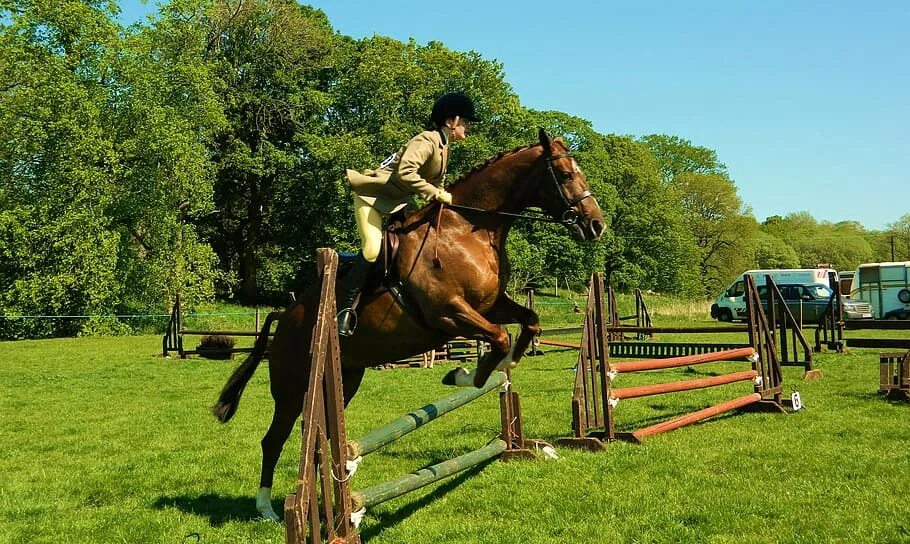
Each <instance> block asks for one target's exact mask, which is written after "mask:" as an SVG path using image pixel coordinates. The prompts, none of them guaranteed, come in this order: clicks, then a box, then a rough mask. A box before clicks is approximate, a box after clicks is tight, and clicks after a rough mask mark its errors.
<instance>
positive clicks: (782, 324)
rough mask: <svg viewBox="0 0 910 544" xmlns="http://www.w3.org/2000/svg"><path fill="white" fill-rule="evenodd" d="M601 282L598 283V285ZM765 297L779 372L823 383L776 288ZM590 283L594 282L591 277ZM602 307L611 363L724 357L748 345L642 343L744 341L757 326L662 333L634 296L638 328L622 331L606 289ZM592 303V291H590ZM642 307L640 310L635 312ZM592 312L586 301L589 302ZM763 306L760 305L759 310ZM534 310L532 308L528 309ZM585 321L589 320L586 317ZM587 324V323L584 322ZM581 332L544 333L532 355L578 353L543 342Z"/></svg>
mask: <svg viewBox="0 0 910 544" xmlns="http://www.w3.org/2000/svg"><path fill="white" fill-rule="evenodd" d="M600 281H601V282H602V279H601V280H600ZM767 281H768V283H767V294H766V296H765V297H764V299H765V301H766V302H765V304H767V305H768V310H767V311H766V312H765V315H766V316H767V319H768V321H769V323H770V324H771V327H772V329H773V330H774V333H775V334H774V337H775V338H776V339H777V340H778V344H779V346H780V349H779V358H778V360H779V362H780V364H781V365H782V366H796V367H802V368H803V371H804V374H803V378H804V379H806V380H813V379H819V378H821V377H822V374H821V371H819V370H818V369H816V368H815V367H814V366H813V364H812V348H811V346H810V345H809V343H808V341H807V340H806V338H805V336H804V335H803V332H802V330H801V328H800V327H799V323H798V321H797V320H796V318H795V317H794V316H793V314H792V313H791V312H790V309H789V308H788V307H787V305H786V303H785V301H784V298H783V295H782V294H781V292H780V290H779V289H778V288H777V285H776V284H775V283H774V282H773V281H772V280H770V278H768V280H767ZM592 282H593V276H592ZM603 297H604V301H603V302H602V304H603V305H604V306H605V308H607V310H608V312H609V313H605V314H604V320H603V321H602V322H603V323H604V327H605V334H606V335H607V339H608V340H609V342H608V344H607V346H606V349H607V350H608V355H609V356H610V357H615V358H639V357H647V358H657V359H659V358H668V357H686V356H693V355H704V354H708V353H717V352H725V351H729V350H734V349H740V348H744V347H749V346H750V345H751V340H749V341H747V342H742V341H740V342H694V341H690V342H664V341H652V340H647V341H643V340H644V338H645V337H648V338H653V337H654V336H655V335H657V334H675V335H680V334H713V335H718V334H730V333H736V334H738V335H739V336H740V337H742V336H743V335H746V336H747V338H748V339H751V338H753V337H754V336H755V335H756V334H758V331H757V330H756V329H755V324H753V323H752V322H750V321H749V320H747V321H746V323H745V324H743V325H722V326H715V325H709V326H690V327H661V326H654V325H653V324H651V318H650V313H649V312H648V310H647V307H646V306H644V300H643V299H642V297H641V292H640V291H638V290H636V306H637V308H636V315H635V316H629V318H633V317H635V318H637V324H636V325H634V326H631V325H624V324H622V323H621V320H622V319H626V318H620V317H618V314H617V313H616V311H615V308H616V303H615V300H616V297H615V295H614V293H613V290H612V289H611V288H610V287H609V286H607V287H606V290H605V292H604V295H603ZM589 299H590V288H589ZM638 301H641V306H638V304H639V302H638ZM589 306H590V300H589ZM760 306H761V304H760ZM532 309H533V308H532ZM586 315H587V314H586ZM586 319H587V317H586ZM584 331H585V326H582V327H564V328H553V329H546V330H544V331H542V335H541V336H542V337H541V338H538V339H536V340H535V347H534V350H535V351H536V353H542V352H540V351H537V346H541V345H544V346H555V347H563V348H570V349H579V348H580V347H581V346H583V345H584V339H583V340H582V343H581V344H579V343H576V342H567V341H562V340H551V339H549V338H546V336H548V335H566V334H573V333H579V332H582V333H583V332H584ZM630 334H636V335H638V336H637V339H638V340H637V341H629V339H628V338H627V336H628V335H630Z"/></svg>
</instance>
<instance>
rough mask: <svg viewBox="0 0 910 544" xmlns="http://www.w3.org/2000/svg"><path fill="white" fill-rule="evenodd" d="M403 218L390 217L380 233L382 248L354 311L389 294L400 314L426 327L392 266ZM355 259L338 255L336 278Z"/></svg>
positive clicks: (398, 216)
mask: <svg viewBox="0 0 910 544" xmlns="http://www.w3.org/2000/svg"><path fill="white" fill-rule="evenodd" d="M406 218H407V216H406V215H405V214H404V213H402V212H398V213H395V214H392V216H390V220H389V224H388V226H387V227H386V228H385V229H384V230H383V231H382V247H381V249H380V251H379V258H378V259H376V262H375V263H373V266H372V267H371V269H370V271H369V273H368V274H367V279H366V281H365V282H364V285H363V291H362V294H361V296H360V297H358V300H357V303H356V308H355V310H358V308H359V307H360V306H362V305H363V304H364V303H365V302H367V301H369V300H372V299H375V298H376V297H378V296H380V295H382V294H384V293H390V294H391V295H392V298H394V299H395V302H397V303H398V305H399V306H401V308H402V310H404V311H405V312H406V313H408V314H410V315H411V317H413V318H414V319H415V320H416V321H417V322H418V323H421V324H422V325H424V326H426V320H425V319H424V317H423V314H422V313H421V311H420V308H419V307H418V306H417V303H416V302H415V301H414V299H413V298H412V297H411V296H410V295H409V294H408V292H407V290H406V289H405V286H404V282H403V281H402V279H401V277H400V275H399V274H398V267H396V266H395V262H396V259H397V258H398V246H399V233H400V232H401V228H402V226H403V225H404V220H405V219H406ZM356 257H357V254H356V253H341V254H339V255H338V272H339V278H343V277H344V276H347V274H348V272H349V271H350V268H351V266H352V265H353V263H354V259H355V258H356ZM358 311H359V310H358Z"/></svg>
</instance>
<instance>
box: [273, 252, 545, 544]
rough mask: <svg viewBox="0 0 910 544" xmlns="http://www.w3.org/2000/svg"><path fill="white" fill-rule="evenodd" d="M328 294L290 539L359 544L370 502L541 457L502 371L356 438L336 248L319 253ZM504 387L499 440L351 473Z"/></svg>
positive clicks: (288, 506) (315, 347) (316, 338)
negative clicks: (342, 346)
mask: <svg viewBox="0 0 910 544" xmlns="http://www.w3.org/2000/svg"><path fill="white" fill-rule="evenodd" d="M317 261H318V264H317V268H318V271H319V274H320V277H321V293H320V294H321V297H320V304H319V310H318V312H319V313H318V316H317V320H316V324H315V328H314V333H313V341H312V344H311V348H310V356H311V366H310V374H309V377H308V382H307V394H306V396H305V400H304V405H303V410H302V413H301V427H302V435H303V438H302V443H301V453H300V467H299V477H298V485H297V488H296V490H295V492H294V493H292V494H291V495H288V497H287V498H286V499H285V505H284V519H285V541H286V542H288V543H289V544H297V543H302V542H307V541H308V542H315V543H321V542H330V543H333V544H341V543H357V542H360V537H359V535H358V534H357V528H356V526H357V524H358V521H359V519H360V518H361V517H362V515H363V512H364V509H366V508H368V507H370V506H373V505H376V504H379V503H381V502H384V501H387V500H390V499H392V498H395V497H398V496H401V495H403V494H405V493H408V492H410V491H413V490H415V489H418V488H420V487H423V486H425V485H429V484H431V483H433V482H436V481H439V480H441V479H443V478H446V477H448V476H451V475H453V474H456V473H458V472H460V471H463V470H465V469H468V468H470V467H473V466H477V465H479V464H481V463H484V462H486V461H489V460H492V459H497V458H498V459H501V460H509V459H517V458H533V457H534V453H533V452H532V451H531V449H530V448H529V447H528V445H529V444H528V442H526V440H525V438H524V435H523V430H522V423H521V408H520V403H519V399H518V395H517V393H515V392H514V391H512V389H511V386H510V383H509V378H508V375H507V374H505V373H496V374H494V375H493V376H492V377H491V378H490V380H488V381H487V383H486V385H485V386H484V387H483V388H480V389H476V388H469V389H460V390H458V391H456V392H454V393H452V394H450V395H448V396H446V397H444V398H442V399H439V400H437V401H436V402H433V403H430V404H428V405H426V406H423V407H422V408H419V409H417V410H414V411H413V412H410V413H408V414H405V415H404V416H402V417H400V418H397V419H395V420H394V421H392V422H390V423H388V424H387V425H384V426H382V427H380V428H378V429H375V430H373V431H371V432H369V433H367V434H366V435H364V436H363V437H361V438H360V439H357V440H351V441H348V439H347V434H346V431H345V420H344V400H343V396H342V383H341V357H340V351H339V341H338V328H337V323H336V319H335V291H334V283H335V281H334V280H335V274H336V272H337V267H338V255H337V254H336V253H335V252H334V251H332V250H329V249H320V250H319V251H318V253H317ZM494 389H499V390H500V391H499V401H500V423H501V425H502V430H501V433H500V436H499V438H498V439H496V440H493V441H491V442H489V443H488V444H486V445H484V446H483V447H480V448H478V449H476V450H474V451H471V452H469V453H466V454H464V455H460V456H458V457H455V458H452V459H448V460H445V461H442V462H440V463H438V464H435V465H432V466H430V467H425V468H422V469H420V470H418V471H416V472H414V473H412V474H408V475H404V476H402V477H400V478H396V479H394V480H390V481H388V482H384V483H381V484H378V485H375V486H372V487H369V488H366V489H362V490H359V491H352V490H351V481H350V480H351V477H352V476H353V473H354V471H356V470H357V466H359V463H360V462H361V460H362V458H363V456H364V455H367V454H368V453H370V452H373V451H376V450H377V449H378V448H380V447H382V446H384V445H386V444H389V443H391V442H393V441H394V440H397V439H398V438H401V437H402V436H404V435H406V434H408V433H410V432H412V431H414V430H416V429H417V428H419V427H421V426H423V425H425V424H426V423H429V422H430V421H433V420H435V419H437V418H438V417H440V416H442V415H443V414H445V413H447V412H449V411H451V410H454V409H456V408H459V407H461V406H464V405H466V404H468V403H470V402H471V401H473V400H476V399H477V398H479V397H481V396H482V395H484V394H486V393H489V392H490V391H493V390H494Z"/></svg>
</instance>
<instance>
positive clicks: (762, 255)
mask: <svg viewBox="0 0 910 544" xmlns="http://www.w3.org/2000/svg"><path fill="white" fill-rule="evenodd" d="M754 260H755V264H756V266H757V267H758V268H765V269H768V268H799V255H797V254H796V250H794V249H793V247H792V246H791V245H790V244H788V243H787V242H784V241H783V240H781V239H780V238H778V237H777V236H774V235H772V234H768V233H767V232H765V231H764V230H760V231H759V232H758V235H757V236H756V239H755V254H754Z"/></svg>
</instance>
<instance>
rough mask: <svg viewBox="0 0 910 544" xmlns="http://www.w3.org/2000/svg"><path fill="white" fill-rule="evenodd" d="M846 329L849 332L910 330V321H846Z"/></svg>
mask: <svg viewBox="0 0 910 544" xmlns="http://www.w3.org/2000/svg"><path fill="white" fill-rule="evenodd" d="M844 328H845V329H847V330H848V331H859V330H873V329H875V330H898V331H906V330H910V320H906V321H893V320H886V321H876V320H872V319H845V320H844Z"/></svg>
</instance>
